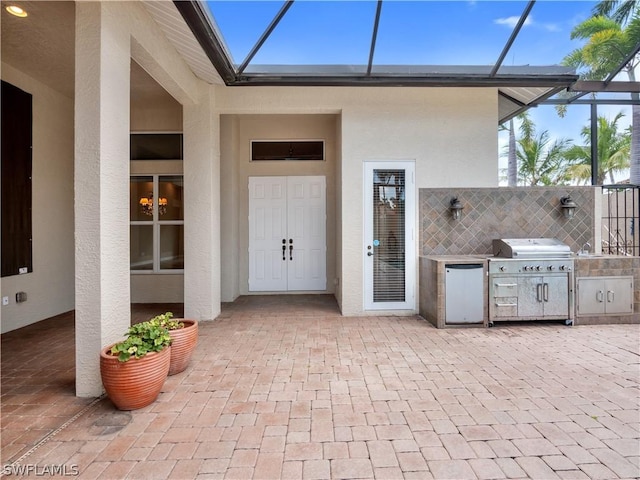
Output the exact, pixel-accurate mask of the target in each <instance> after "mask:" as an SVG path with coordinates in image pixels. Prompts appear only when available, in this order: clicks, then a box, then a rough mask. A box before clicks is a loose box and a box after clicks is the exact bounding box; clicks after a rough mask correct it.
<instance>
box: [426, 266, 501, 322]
mask: <svg viewBox="0 0 640 480" xmlns="http://www.w3.org/2000/svg"><path fill="white" fill-rule="evenodd" d="M489 257H491V255H426V256H420V265H419V284H420V293H419V309H420V310H419V312H420V315H421V316H422V317H423V318H424V319H425V320H428V321H429V322H430V323H432V324H433V325H434V326H435V327H437V328H449V327H485V326H487V325H488V310H487V305H486V303H487V302H484V303H485V306H484V313H483V320H482V323H474V324H468V325H447V324H446V318H445V308H446V305H445V283H446V282H445V269H446V265H482V267H483V279H484V281H483V295H484V298H488V297H487V295H488V285H487V258H489Z"/></svg>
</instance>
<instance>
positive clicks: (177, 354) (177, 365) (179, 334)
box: [169, 318, 198, 375]
mask: <svg viewBox="0 0 640 480" xmlns="http://www.w3.org/2000/svg"><path fill="white" fill-rule="evenodd" d="M176 320H179V321H181V322H182V323H184V328H179V329H177V330H169V335H171V366H170V367H169V375H175V374H176V373H180V372H183V371H184V370H185V369H186V368H187V366H188V365H189V361H191V355H192V354H193V351H194V350H195V348H196V345H197V344H198V322H197V321H196V320H185V319H182V318H177V319H176Z"/></svg>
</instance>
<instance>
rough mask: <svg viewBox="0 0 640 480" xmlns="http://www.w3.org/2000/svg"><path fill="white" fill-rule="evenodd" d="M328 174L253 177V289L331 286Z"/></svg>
mask: <svg viewBox="0 0 640 480" xmlns="http://www.w3.org/2000/svg"><path fill="white" fill-rule="evenodd" d="M326 250H327V248H326V179H325V177H324V176H303V177H250V178H249V291H251V292H278V291H324V290H326V288H327V261H326Z"/></svg>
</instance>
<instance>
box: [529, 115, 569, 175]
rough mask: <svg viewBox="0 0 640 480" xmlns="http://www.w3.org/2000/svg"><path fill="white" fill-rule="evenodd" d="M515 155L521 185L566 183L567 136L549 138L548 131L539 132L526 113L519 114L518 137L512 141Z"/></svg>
mask: <svg viewBox="0 0 640 480" xmlns="http://www.w3.org/2000/svg"><path fill="white" fill-rule="evenodd" d="M516 145H517V146H516V157H517V159H518V163H519V165H520V167H519V169H518V180H519V183H520V184H521V185H529V186H536V185H564V184H567V183H568V182H569V179H570V177H569V176H568V174H567V171H568V167H569V166H570V165H569V163H568V162H567V159H566V156H565V152H566V151H567V149H568V148H569V146H570V145H571V141H570V140H567V139H558V140H554V141H553V142H552V141H551V137H550V135H549V131H548V130H544V131H543V132H541V133H540V134H539V135H538V134H537V133H536V128H535V124H534V123H533V121H532V120H531V119H530V118H529V116H528V115H526V114H524V115H522V123H521V124H520V138H518V139H517V140H516Z"/></svg>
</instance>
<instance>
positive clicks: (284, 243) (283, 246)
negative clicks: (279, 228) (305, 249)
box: [282, 238, 287, 262]
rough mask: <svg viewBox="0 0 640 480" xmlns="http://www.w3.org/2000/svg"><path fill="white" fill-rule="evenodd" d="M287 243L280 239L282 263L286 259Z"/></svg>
mask: <svg viewBox="0 0 640 480" xmlns="http://www.w3.org/2000/svg"><path fill="white" fill-rule="evenodd" d="M286 243H287V241H286V240H285V239H284V238H283V239H282V261H283V262H284V261H285V260H286V259H287V245H286Z"/></svg>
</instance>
